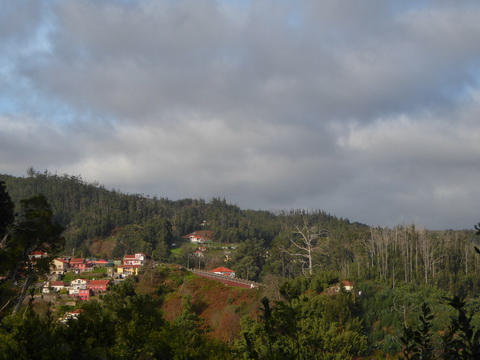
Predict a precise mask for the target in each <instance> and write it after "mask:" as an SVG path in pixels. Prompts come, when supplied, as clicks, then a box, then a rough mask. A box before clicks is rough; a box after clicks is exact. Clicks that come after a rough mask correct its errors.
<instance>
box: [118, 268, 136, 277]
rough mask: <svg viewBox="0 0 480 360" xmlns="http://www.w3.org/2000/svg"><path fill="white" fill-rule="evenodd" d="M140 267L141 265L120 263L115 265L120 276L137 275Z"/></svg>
mask: <svg viewBox="0 0 480 360" xmlns="http://www.w3.org/2000/svg"><path fill="white" fill-rule="evenodd" d="M141 267H142V265H120V266H119V267H117V274H119V275H120V276H121V277H126V276H130V275H138V273H139V271H140V268H141Z"/></svg>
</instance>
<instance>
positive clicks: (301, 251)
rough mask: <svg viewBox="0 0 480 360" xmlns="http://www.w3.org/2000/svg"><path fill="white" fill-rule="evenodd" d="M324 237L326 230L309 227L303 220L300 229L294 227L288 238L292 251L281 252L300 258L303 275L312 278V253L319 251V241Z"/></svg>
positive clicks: (316, 226)
mask: <svg viewBox="0 0 480 360" xmlns="http://www.w3.org/2000/svg"><path fill="white" fill-rule="evenodd" d="M326 235H327V231H326V229H324V228H322V227H321V226H320V225H309V224H308V220H307V219H306V218H305V219H304V223H303V225H302V226H301V227H300V226H298V225H295V226H294V231H293V237H290V245H291V246H290V248H293V251H290V250H289V249H285V248H282V250H283V251H284V252H286V253H287V254H289V255H291V256H298V257H300V258H302V260H303V261H302V272H303V274H304V275H306V272H307V273H308V275H309V276H312V275H313V267H314V264H313V255H314V251H315V250H318V249H319V246H320V239H321V238H322V237H325V236H326ZM305 267H306V269H305Z"/></svg>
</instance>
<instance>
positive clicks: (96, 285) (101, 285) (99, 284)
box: [87, 280, 110, 292]
mask: <svg viewBox="0 0 480 360" xmlns="http://www.w3.org/2000/svg"><path fill="white" fill-rule="evenodd" d="M108 285H110V280H90V281H89V282H88V284H87V287H88V288H89V289H90V290H92V291H94V292H103V291H107V287H108Z"/></svg>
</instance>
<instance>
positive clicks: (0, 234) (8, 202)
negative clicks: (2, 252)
mask: <svg viewBox="0 0 480 360" xmlns="http://www.w3.org/2000/svg"><path fill="white" fill-rule="evenodd" d="M14 220H15V213H14V205H13V201H12V199H11V198H10V195H9V194H8V192H7V191H6V189H5V182H4V181H0V249H1V248H2V247H3V246H4V244H5V242H6V240H7V239H6V238H7V233H8V229H9V227H10V226H11V225H12V224H13V221H14Z"/></svg>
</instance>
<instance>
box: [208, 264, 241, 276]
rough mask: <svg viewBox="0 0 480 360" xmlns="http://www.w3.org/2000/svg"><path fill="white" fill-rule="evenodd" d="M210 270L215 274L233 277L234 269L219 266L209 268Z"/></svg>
mask: <svg viewBox="0 0 480 360" xmlns="http://www.w3.org/2000/svg"><path fill="white" fill-rule="evenodd" d="M210 272H212V273H214V274H217V275H223V276H230V277H235V271H233V270H230V269H227V268H226V267H223V266H220V267H217V268H215V269H213V270H210Z"/></svg>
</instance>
